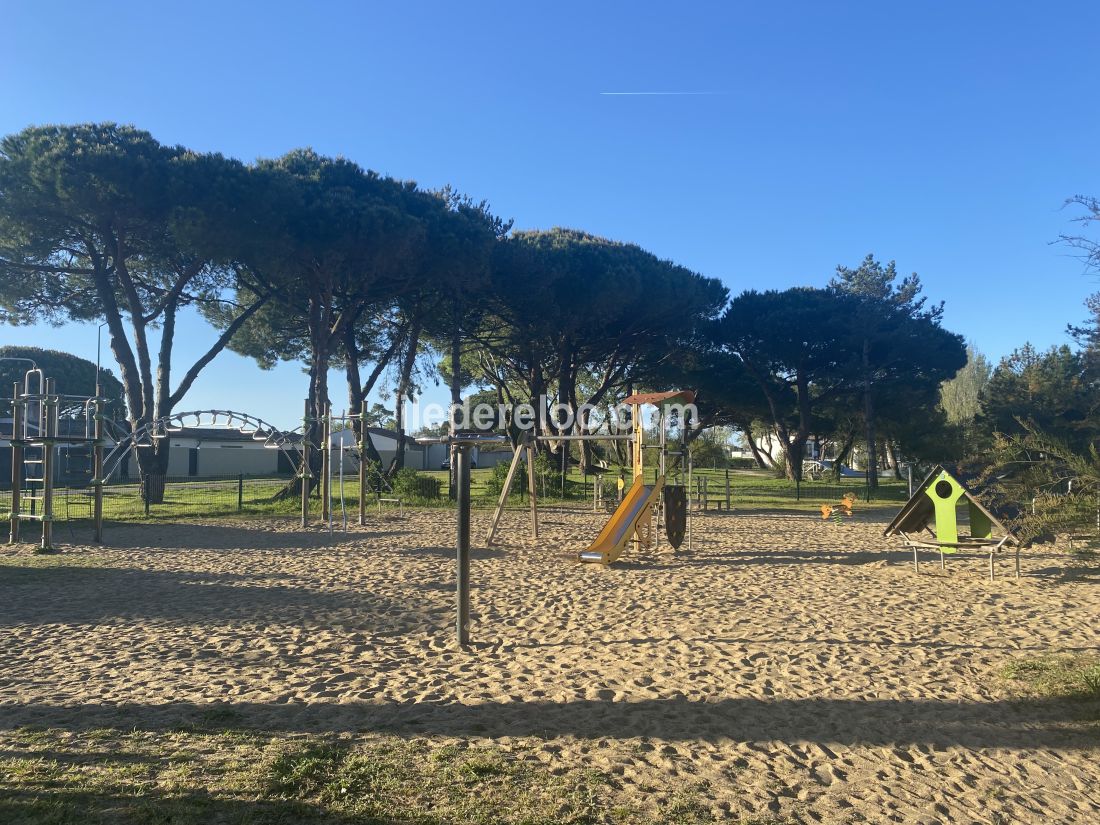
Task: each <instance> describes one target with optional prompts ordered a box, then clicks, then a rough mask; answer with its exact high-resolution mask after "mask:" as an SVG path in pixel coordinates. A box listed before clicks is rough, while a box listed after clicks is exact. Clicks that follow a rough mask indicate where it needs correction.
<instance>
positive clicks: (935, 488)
mask: <svg viewBox="0 0 1100 825" xmlns="http://www.w3.org/2000/svg"><path fill="white" fill-rule="evenodd" d="M964 503H965V504H966V505H967V510H968V516H969V519H968V521H969V528H970V531H969V533H968V534H960V531H959V512H958V511H959V508H960V507H961V506H962V504H964ZM933 525H934V527H933ZM922 532H927V533H928V534H929V535H930V536H931V538H923V537H921V536H920V534H921V533H922ZM997 534H999V537H997ZM884 535H886V536H894V535H900V536H901V537H902V538H903V539H904V540H905V544H906V546H907V547H910V548H912V550H913V570H915V571H916V572H918V573H919V572H920V568H919V566H918V558H917V553H918V551H919V550H922V549H925V550H937V551H939V554H940V569H944V568H945V566H946V562H945V557H946V556H947V555H951V554H953V553H957V552H958V551H959V550H969V549H984V550H987V551H988V553H989V580H990V581H993V579H994V577H995V571H994V567H993V556H994V554H996V553H998V552H1000V551H1001V550H1002V549H1004V547H1005V546H1006V545H1007V544H1012V545H1013V546H1014V547H1015V548H1016V578H1019V577H1020V542H1019V539H1017V538H1016V536H1014V535H1013V534H1012V531H1011V530H1009V529H1007V528H1006V527H1005V526H1004V525H1003V524H1002V523H1001V522H1000V520H999V519H998V518H997V517H996V516H995V515H993V513H991V512H990V511H989V509H988V508H987V507H986V506H985V505H983V504H982V503H981V502H980V501H979V500H978V498H977V496H975V495H974V493H973V491H972V490H970V488H968V487H967V486H966V484H964V483H963V482H962V481H960V480H959V479H958V478H957V477H956V476H955V475H954V474H952V473H950V472H949V471H948V470H946V469H945V468H944V467H943V466H942V465H938V466H937V467H936V468H935V469H934V470H933V471H932V472H931V473H929V474H928V476H927V478H925V479H924V481H922V482H921V483H920V486H919V487H917V489H916V490H914V491H913V495H912V497H911V498H910V499H909V501H907V502H906V503H905V506H904V507H902V508H901V511H900V512H899V513H898V514H897V515H896V516H895V517H894V520H893V521H891V522H890V525H889V526H888V527H887V528H886V530H885V532H884Z"/></svg>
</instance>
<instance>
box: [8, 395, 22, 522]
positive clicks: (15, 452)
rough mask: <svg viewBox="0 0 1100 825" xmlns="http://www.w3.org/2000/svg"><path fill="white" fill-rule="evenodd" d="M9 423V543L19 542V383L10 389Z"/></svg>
mask: <svg viewBox="0 0 1100 825" xmlns="http://www.w3.org/2000/svg"><path fill="white" fill-rule="evenodd" d="M11 398H12V402H11V403H12V415H11V418H12V421H11V534H10V537H9V539H8V541H9V543H11V544H15V543H16V542H18V541H19V517H20V506H21V504H22V502H21V498H22V494H23V417H24V416H25V415H26V401H25V400H24V399H23V398H22V397H21V393H20V391H19V382H18V381H16V382H15V386H14V387H13V389H12V395H11Z"/></svg>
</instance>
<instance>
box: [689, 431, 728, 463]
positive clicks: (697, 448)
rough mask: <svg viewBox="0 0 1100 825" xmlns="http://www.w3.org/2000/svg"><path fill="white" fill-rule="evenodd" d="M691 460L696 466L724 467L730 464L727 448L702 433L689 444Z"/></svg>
mask: <svg viewBox="0 0 1100 825" xmlns="http://www.w3.org/2000/svg"><path fill="white" fill-rule="evenodd" d="M691 461H692V463H693V464H694V465H695V466H696V467H716V468H724V467H729V466H731V464H730V455H729V448H728V447H727V446H726V445H725V444H723V443H721V442H718V441H715V440H713V439H708V438H706V436H705V435H704V436H703V437H700V438H699V439H697V440H696V441H695V442H693V443H692V445H691Z"/></svg>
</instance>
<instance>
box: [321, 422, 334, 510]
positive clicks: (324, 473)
mask: <svg viewBox="0 0 1100 825" xmlns="http://www.w3.org/2000/svg"><path fill="white" fill-rule="evenodd" d="M324 410H325V413H324V415H322V416H321V521H325V522H327V521H329V519H330V517H331V515H332V507H331V496H332V405H331V404H328V403H326V404H325V405H324ZM329 527H330V528H331V527H332V525H331V524H329Z"/></svg>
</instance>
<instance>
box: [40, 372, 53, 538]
mask: <svg viewBox="0 0 1100 825" xmlns="http://www.w3.org/2000/svg"><path fill="white" fill-rule="evenodd" d="M42 415H43V418H44V421H43V424H44V427H45V432H44V434H43V435H44V438H43V439H42V544H41V549H42V550H43V551H48V550H52V549H53V459H54V441H55V439H56V438H57V396H56V395H55V394H54V379H53V378H47V379H46V387H45V398H44V399H43V404H42Z"/></svg>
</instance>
